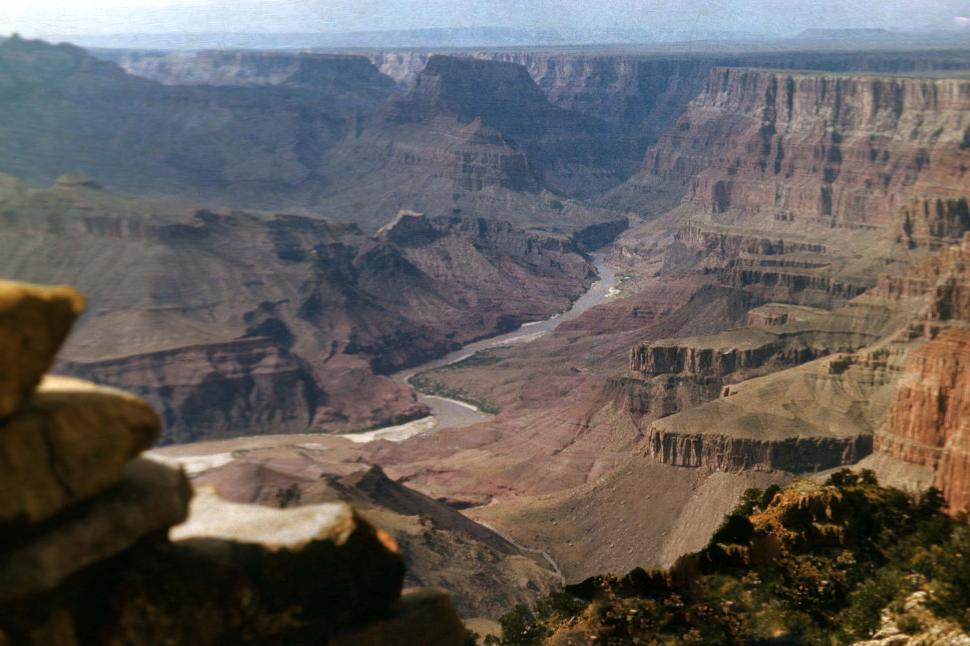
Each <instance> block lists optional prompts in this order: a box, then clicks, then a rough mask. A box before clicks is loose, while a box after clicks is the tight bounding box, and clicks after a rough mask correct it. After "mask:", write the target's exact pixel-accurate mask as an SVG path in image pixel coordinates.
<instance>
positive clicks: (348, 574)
mask: <svg viewBox="0 0 970 646" xmlns="http://www.w3.org/2000/svg"><path fill="white" fill-rule="evenodd" d="M169 536H170V538H171V539H172V540H173V541H174V542H175V545H177V546H182V547H188V548H191V549H193V550H194V551H196V552H197V553H198V554H199V555H200V556H203V557H205V558H206V559H207V560H209V561H215V562H218V563H221V564H222V565H223V566H225V567H227V568H230V569H232V570H235V571H238V572H241V573H243V574H244V576H245V577H246V578H247V579H248V580H252V581H259V582H261V585H260V589H261V590H263V591H264V594H265V596H264V598H263V603H265V604H266V606H267V608H269V609H270V610H272V611H274V612H275V611H282V610H284V609H286V608H290V607H299V608H300V613H299V615H300V616H299V619H300V621H302V622H305V623H306V624H308V625H313V626H316V628H315V630H319V631H322V632H323V633H328V632H330V631H332V630H333V629H334V628H336V627H338V626H347V625H349V624H350V623H353V621H354V620H355V618H359V617H372V618H373V617H380V616H386V615H387V614H388V613H390V612H391V608H392V606H393V604H394V603H395V602H396V601H397V599H398V597H399V596H400V593H401V587H402V583H403V581H404V562H403V560H402V558H401V555H400V554H399V553H398V549H397V545H396V544H395V543H394V540H393V539H392V538H391V537H390V536H389V535H388V534H386V533H385V532H383V531H382V530H379V529H375V528H374V527H372V526H371V525H369V524H368V523H367V522H366V521H364V520H363V519H361V518H360V516H358V515H357V514H356V512H354V510H353V509H352V508H351V507H350V506H349V505H346V504H344V503H334V504H323V505H307V506H303V507H297V508H292V509H276V508H272V507H262V506H256V505H243V504H239V503H233V502H228V501H226V500H223V499H221V498H219V497H218V496H217V495H216V494H215V492H214V491H213V490H212V489H210V488H204V489H201V490H199V491H198V492H197V494H196V497H195V499H194V500H193V502H192V509H191V512H190V515H189V520H188V521H187V522H186V523H185V524H183V525H180V526H178V527H173V528H172V530H171V531H170V533H169Z"/></svg>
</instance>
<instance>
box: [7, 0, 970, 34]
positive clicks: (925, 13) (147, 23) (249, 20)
mask: <svg viewBox="0 0 970 646" xmlns="http://www.w3.org/2000/svg"><path fill="white" fill-rule="evenodd" d="M968 14H970V0H0V33H10V32H13V31H19V32H21V33H22V34H24V35H27V36H43V35H46V34H64V33H71V34H83V33H89V34H106V33H139V32H140V33H161V32H260V31H270V32H319V31H361V30H386V29H413V28H421V27H475V26H507V27H552V28H558V29H581V28H590V27H592V28H624V29H643V30H647V31H651V30H658V29H660V30H662V29H667V30H678V31H690V30H697V31H708V32H709V31H740V32H759V33H772V34H791V33H796V32H798V31H801V30H802V29H805V28H810V27H886V28H923V27H947V28H949V27H961V26H962V27H965V28H968V30H970V24H968V23H970V20H962V21H961V20H959V17H960V16H967V15H968Z"/></svg>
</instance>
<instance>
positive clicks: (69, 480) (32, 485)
mask: <svg viewBox="0 0 970 646" xmlns="http://www.w3.org/2000/svg"><path fill="white" fill-rule="evenodd" d="M159 431H160V428H159V420H158V416H157V415H156V414H155V412H154V411H153V410H152V409H151V408H150V407H149V406H148V405H147V404H145V403H144V402H143V401H141V400H140V399H137V398H136V397H133V396H131V395H128V394H127V393H124V392H121V391H118V390H114V389H113V388H105V387H102V386H95V385H94V384H90V383H87V382H83V381H79V380H77V379H71V378H68V377H47V378H46V379H45V380H44V382H43V383H42V384H41V386H40V388H39V390H38V391H37V393H36V395H35V396H34V397H33V399H31V401H30V404H29V405H28V406H27V408H26V409H24V410H23V411H22V412H21V413H19V414H18V415H16V416H15V417H13V418H11V419H9V420H7V422H6V423H5V424H3V425H2V426H0V492H2V494H0V524H3V525H6V526H11V525H13V526H23V525H26V524H34V523H38V522H40V521H43V520H46V519H48V518H50V517H51V516H53V515H54V514H56V513H57V512H59V511H61V510H62V509H64V508H65V507H68V506H70V505H73V504H75V503H79V502H81V501H83V500H85V499H87V498H90V497H91V496H93V495H94V494H96V493H98V492H99V491H102V490H104V489H106V488H107V487H109V486H111V485H113V484H114V483H115V482H117V481H118V479H119V478H120V477H121V474H122V471H123V470H124V468H125V465H126V464H127V463H128V461H129V460H131V459H132V458H134V457H135V456H136V455H138V454H139V453H141V452H142V451H144V450H145V449H147V448H148V447H149V446H151V445H152V443H153V442H154V441H155V440H156V439H157V438H158V434H159Z"/></svg>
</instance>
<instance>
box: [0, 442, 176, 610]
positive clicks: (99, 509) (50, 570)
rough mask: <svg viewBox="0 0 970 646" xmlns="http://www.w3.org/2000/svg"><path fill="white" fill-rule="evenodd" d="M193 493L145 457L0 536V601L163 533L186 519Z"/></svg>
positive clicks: (51, 584) (53, 583) (52, 584)
mask: <svg viewBox="0 0 970 646" xmlns="http://www.w3.org/2000/svg"><path fill="white" fill-rule="evenodd" d="M89 468H91V469H93V470H94V469H97V468H98V467H97V465H96V464H92V465H90V467H89ZM24 486H25V488H26V487H29V486H30V484H29V483H25V485H24ZM191 496H192V490H191V487H190V485H189V483H188V480H186V478H185V476H184V474H182V472H181V471H179V470H174V469H171V468H169V467H166V466H163V465H161V464H157V463H154V462H151V461H150V460H144V459H142V460H137V461H135V462H133V463H131V464H130V465H128V466H127V467H126V468H125V470H124V472H123V474H122V476H121V480H120V482H118V484H116V485H115V486H113V487H111V488H110V489H108V490H107V491H105V492H103V493H101V494H99V495H98V496H96V497H94V498H92V499H91V500H88V501H87V502H84V503H81V504H80V505H79V506H76V507H74V508H72V509H71V510H70V511H69V512H68V513H66V514H62V515H60V516H58V517H57V518H54V519H52V520H50V521H48V522H46V523H43V524H40V525H38V526H35V527H32V528H30V529H29V530H26V531H24V532H20V533H13V534H6V535H5V536H4V537H3V541H2V543H0V602H6V601H10V600H13V599H23V598H25V597H30V596H33V595H35V594H37V593H40V592H48V591H50V590H53V589H55V588H56V587H57V586H58V585H60V584H61V583H62V582H63V581H64V580H65V579H67V578H68V577H69V576H70V575H72V574H74V573H75V572H78V571H80V570H82V569H84V568H86V567H88V566H90V565H92V564H94V563H97V562H99V561H101V560H104V559H107V558H109V557H111V556H114V555H115V554H118V553H119V552H121V551H123V550H125V549H127V548H129V547H131V546H132V545H134V544H135V543H136V542H138V541H139V540H141V539H142V538H144V537H145V536H148V535H150V534H155V533H158V532H163V531H164V530H166V529H168V528H169V527H171V526H172V525H175V524H177V523H179V522H181V521H182V520H184V519H185V517H186V514H187V513H188V504H189V498H190V497H191Z"/></svg>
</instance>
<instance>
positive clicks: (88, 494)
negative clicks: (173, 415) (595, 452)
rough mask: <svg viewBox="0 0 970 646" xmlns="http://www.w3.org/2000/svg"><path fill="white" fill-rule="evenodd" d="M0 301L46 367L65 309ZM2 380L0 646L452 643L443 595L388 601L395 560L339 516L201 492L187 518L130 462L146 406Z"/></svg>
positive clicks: (48, 294) (153, 421) (142, 437)
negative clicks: (7, 405) (26, 329)
mask: <svg viewBox="0 0 970 646" xmlns="http://www.w3.org/2000/svg"><path fill="white" fill-rule="evenodd" d="M65 294H68V295H69V296H72V298H70V299H69V301H70V302H71V307H70V308H68V309H67V310H65V308H64V300H63V298H62V297H63V296H64V295H65ZM0 295H2V298H0V318H2V320H5V321H31V320H32V321H33V322H34V323H35V324H36V326H37V327H36V328H35V329H33V330H32V331H31V333H32V334H33V335H35V336H36V338H38V339H55V340H54V341H52V342H50V343H48V344H47V345H46V346H45V345H43V344H38V345H36V346H35V347H34V348H33V351H34V354H33V355H28V358H29V359H30V361H32V362H36V363H38V364H40V363H43V364H45V365H49V364H50V363H51V362H52V361H53V359H54V353H55V352H56V351H57V349H58V346H59V343H58V340H59V339H58V338H57V337H63V332H64V328H65V327H69V325H70V321H71V320H72V319H73V316H75V315H76V314H77V313H79V312H77V311H75V310H76V309H77V307H78V305H77V304H78V301H77V299H76V298H74V296H76V295H74V294H73V292H65V290H63V289H57V288H53V289H45V288H41V287H34V286H30V287H28V286H25V285H22V284H19V283H9V282H6V281H0ZM45 308H46V309H45ZM38 312H40V315H38ZM65 320H66V322H65ZM0 335H3V336H4V337H5V338H4V339H3V343H9V341H10V339H8V338H6V337H7V336H9V337H12V338H14V339H16V338H18V334H17V333H16V331H15V330H11V329H3V330H2V331H0ZM8 374H10V375H15V376H16V375H20V377H21V381H19V382H15V383H13V384H12V386H13V392H15V393H20V399H19V400H18V401H17V409H16V410H13V411H11V413H10V414H9V415H8V416H7V417H6V419H5V420H4V421H3V422H2V423H0V455H2V456H3V458H2V459H3V461H4V463H5V464H4V465H3V466H4V468H3V470H2V471H3V478H2V479H0V493H2V498H3V500H4V503H3V505H4V506H3V514H2V515H0V643H3V644H28V645H33V644H36V645H38V646H39V645H41V644H58V645H60V644H65V645H70V644H88V643H128V644H158V643H184V644H189V643H191V644H217V643H269V642H272V643H297V642H306V641H315V642H327V641H328V640H329V639H330V638H336V639H337V640H338V643H339V640H340V639H344V642H347V639H352V638H339V637H338V635H339V634H340V633H343V632H346V631H348V630H353V631H355V634H363V635H366V634H373V635H381V634H384V631H387V630H388V629H389V628H388V627H389V626H392V627H393V630H394V631H395V634H396V636H397V637H398V638H399V639H400V640H401V641H400V643H407V641H408V640H412V639H420V640H421V641H423V642H424V643H434V644H442V645H445V644H459V643H463V642H464V641H465V639H466V638H467V636H466V634H465V630H464V628H463V626H462V625H461V622H460V620H459V619H458V617H457V614H456V613H455V611H454V608H453V607H452V606H451V603H450V600H449V599H448V598H447V596H446V595H444V594H443V593H441V592H420V591H419V592H412V593H409V594H407V595H405V596H404V597H403V599H402V598H401V587H402V581H403V576H404V568H403V563H402V560H401V557H400V554H399V553H398V549H397V546H396V545H395V544H394V542H393V540H391V539H390V538H389V536H388V535H387V534H385V533H383V532H381V531H380V530H376V529H374V528H373V527H372V526H370V525H369V524H367V523H366V522H365V521H363V520H362V519H361V518H360V517H359V516H358V515H357V514H356V512H354V510H353V509H351V508H350V507H349V506H348V505H346V504H331V505H317V506H308V507H304V508H301V509H298V510H273V509H267V508H260V507H252V506H248V505H236V504H233V503H228V502H224V501H221V500H220V499H219V498H217V497H216V496H215V495H214V494H211V493H204V494H202V495H199V496H198V497H196V500H195V502H194V503H193V504H192V508H191V513H190V507H189V502H190V499H191V498H192V489H191V486H190V485H189V483H188V480H187V479H186V476H185V474H184V472H183V471H182V470H181V469H172V468H171V467H168V466H165V465H163V464H160V463H158V462H155V461H152V460H150V459H146V458H137V455H138V454H139V453H140V452H141V451H142V450H143V449H145V448H147V447H148V446H149V445H150V444H151V442H152V441H154V439H155V438H157V437H158V435H159V433H160V430H161V429H160V424H159V419H158V417H157V416H156V415H155V414H154V413H153V412H152V411H151V409H150V408H148V407H147V405H145V404H144V403H142V402H141V401H139V400H137V399H135V398H133V397H131V396H130V395H127V394H125V393H122V392H120V391H115V390H112V389H105V388H101V387H97V386H94V385H93V384H88V383H85V382H80V381H77V380H73V379H64V378H51V379H48V380H45V381H44V382H43V383H42V385H41V386H40V388H39V389H37V390H36V391H35V392H30V391H31V389H32V385H31V384H32V383H33V382H34V381H35V377H34V376H33V375H32V374H30V371H17V370H16V369H11V370H10V371H9V372H8ZM24 393H28V394H27V395H26V396H24ZM187 517H188V519H189V520H188V523H186V524H184V525H179V524H180V523H182V521H184V520H186V518H187ZM176 525H179V526H178V527H177V528H176V529H175V530H173V531H172V532H171V534H170V536H167V534H168V530H169V529H170V528H171V527H173V526H176Z"/></svg>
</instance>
